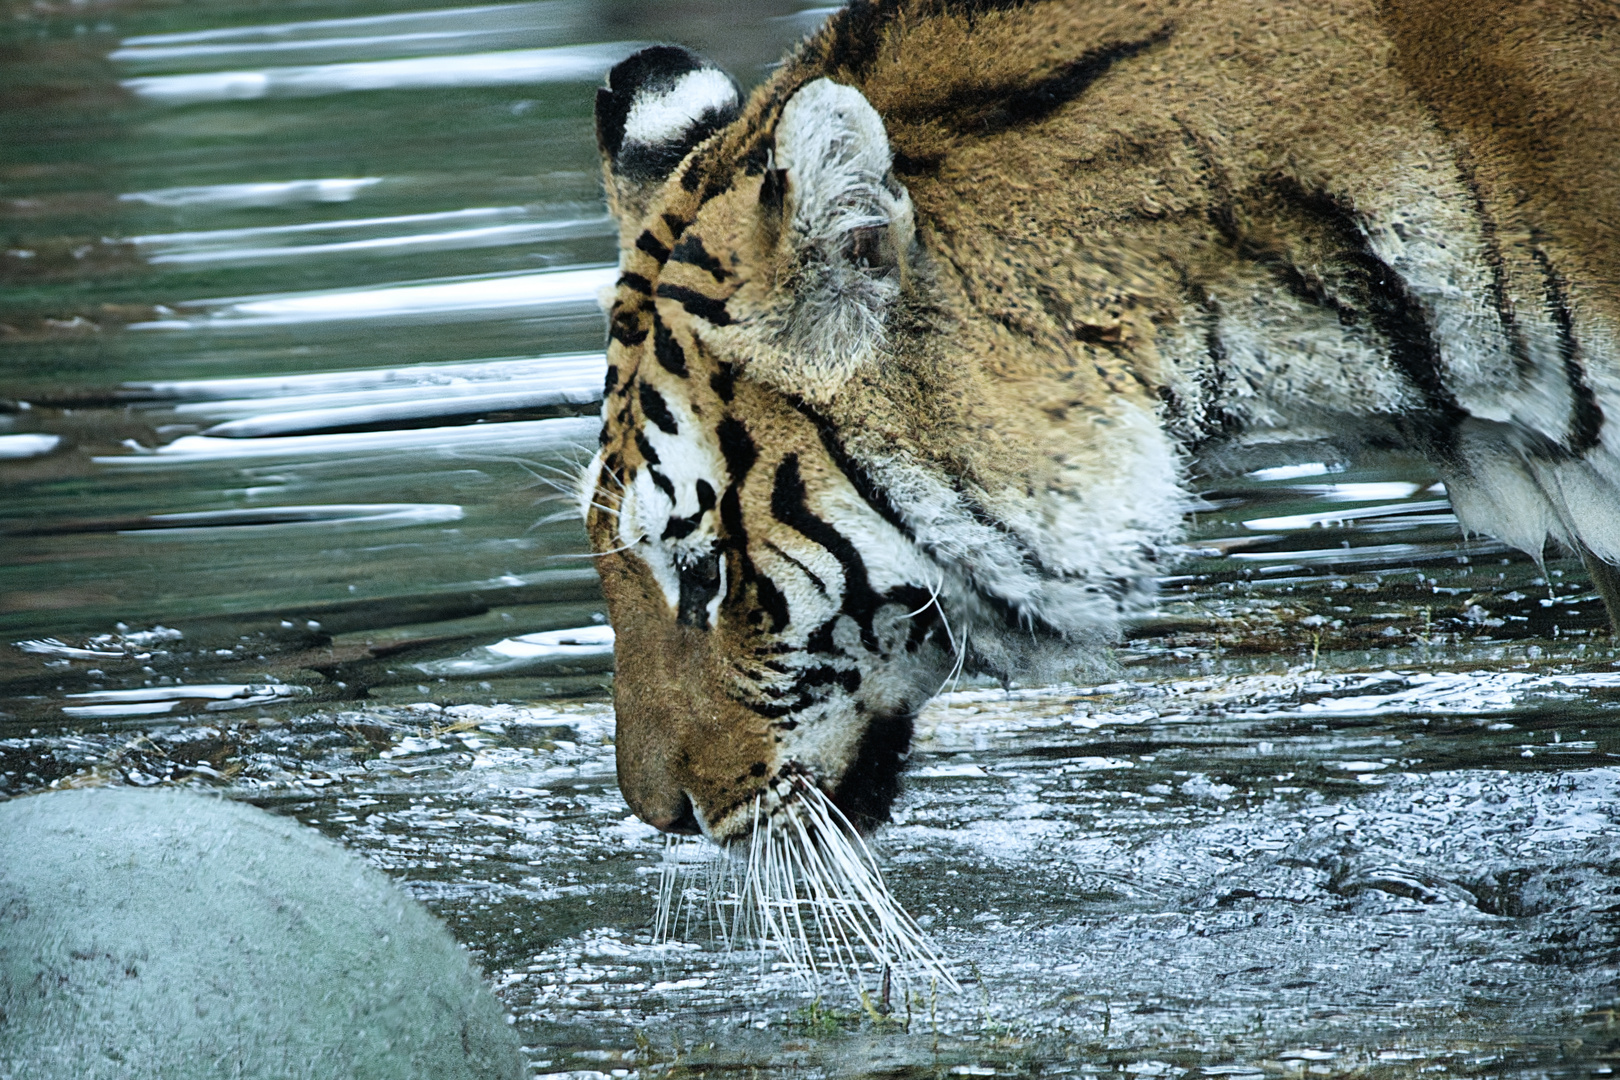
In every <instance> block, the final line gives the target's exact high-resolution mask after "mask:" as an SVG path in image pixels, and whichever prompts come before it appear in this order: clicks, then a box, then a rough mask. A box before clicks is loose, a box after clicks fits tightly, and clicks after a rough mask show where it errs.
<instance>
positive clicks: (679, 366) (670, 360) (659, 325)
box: [653, 317, 687, 379]
mask: <svg viewBox="0 0 1620 1080" xmlns="http://www.w3.org/2000/svg"><path fill="white" fill-rule="evenodd" d="M653 355H654V356H656V357H657V358H658V362H659V363H660V364H662V365H663V368H664V370H665V371H667V372H669V373H670V374H671V375H679V376H680V377H681V378H683V379H684V378H686V374H687V372H686V352H685V350H683V349H682V348H681V343H680V342H678V341H676V340H675V335H673V334H671V333H670V332H669V327H667V326H665V325H664V320H662V319H659V318H657V317H654V319H653Z"/></svg>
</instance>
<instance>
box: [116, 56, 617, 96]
mask: <svg viewBox="0 0 1620 1080" xmlns="http://www.w3.org/2000/svg"><path fill="white" fill-rule="evenodd" d="M641 44H642V43H640V42H631V41H619V42H609V43H605V44H600V45H576V46H556V47H551V48H542V49H508V50H505V51H503V52H486V53H465V54H461V55H454V56H414V57H408V58H406V59H402V60H369V61H363V62H359V63H351V64H314V65H299V66H293V67H275V68H262V69H260V70H257V71H208V72H197V73H190V74H185V75H146V76H140V77H137V78H133V79H124V80H121V83H120V85H122V86H123V87H124V89H126V90H128V91H130V92H131V93H133V94H135V95H136V96H137V97H141V98H144V99H146V100H147V101H152V102H155V103H158V104H163V105H191V104H195V103H197V102H202V101H246V100H249V99H253V98H267V97H312V96H316V95H320V94H341V93H345V92H349V91H357V90H428V89H435V90H444V89H451V88H454V87H468V86H513V85H521V84H525V83H548V82H586V81H590V80H594V79H599V78H601V77H602V76H603V75H605V74H606V73H607V70H608V69H609V68H611V67H612V66H613V65H614V64H616V63H618V62H619V61H620V60H623V59H624V58H625V57H626V56H629V55H630V54H631V53H633V52H635V51H636V50H637V49H638V48H640V47H641Z"/></svg>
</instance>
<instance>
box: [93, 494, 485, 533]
mask: <svg viewBox="0 0 1620 1080" xmlns="http://www.w3.org/2000/svg"><path fill="white" fill-rule="evenodd" d="M465 516H466V514H465V512H464V511H463V510H462V509H461V507H459V506H456V505H454V504H452V503H323V504H321V505H319V506H256V507H252V508H248V509H239V510H198V511H192V512H189V513H183V514H152V515H150V516H148V517H147V518H145V519H144V520H143V521H142V524H141V527H140V528H132V529H120V530H119V533H120V535H123V536H129V535H140V536H149V537H155V538H158V539H164V538H173V539H176V540H194V539H197V538H199V537H209V536H220V537H224V536H241V535H243V534H244V533H246V534H252V535H260V534H264V533H281V532H286V531H289V530H307V529H312V528H314V529H327V530H330V529H353V528H357V527H358V528H379V529H393V528H400V527H403V526H406V525H437V524H443V523H445V522H450V521H460V520H461V519H462V518H464V517H465Z"/></svg>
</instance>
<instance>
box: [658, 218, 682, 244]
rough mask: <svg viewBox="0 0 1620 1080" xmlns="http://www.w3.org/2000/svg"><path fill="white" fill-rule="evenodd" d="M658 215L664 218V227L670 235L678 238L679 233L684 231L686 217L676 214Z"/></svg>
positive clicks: (679, 236)
mask: <svg viewBox="0 0 1620 1080" xmlns="http://www.w3.org/2000/svg"><path fill="white" fill-rule="evenodd" d="M658 216H659V217H661V218H663V219H664V227H665V228H667V229H668V230H669V235H670V237H671V238H672V239H675V240H679V239H680V238H681V233H683V232H685V231H686V226H687V221H686V219H685V218H683V217H680V216H678V215H676V214H660V215H658Z"/></svg>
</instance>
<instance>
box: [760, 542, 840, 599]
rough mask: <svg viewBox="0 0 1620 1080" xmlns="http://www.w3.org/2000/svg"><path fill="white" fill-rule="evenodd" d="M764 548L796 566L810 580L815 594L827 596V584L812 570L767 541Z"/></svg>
mask: <svg viewBox="0 0 1620 1080" xmlns="http://www.w3.org/2000/svg"><path fill="white" fill-rule="evenodd" d="M765 546H766V547H768V548H770V549H771V550H772V551H774V552H776V554H777V555H779V556H781V557H782V558H783V559H786V560H787V561H788V562H790V563H792V564H793V565H794V566H797V567H798V568H799V571H800V572H801V573H803V574H804V576H805V577H807V578H809V579H810V584H812V585H814V586H815V587H816V591H817V592H819V593H820V594H821V595H822V596H826V595H827V583H826V582H825V581H822V580H821V576H820V575H819V574H817V573H816V572H815V571H814V570H812V569H810V568H809V567H808V566H806V565H804V563H802V562H800V561H799V560H798V559H795V558H794V557H793V556H792V555H789V554H788V553H787V552H785V551H783V550H782V549H781V548H780V547H778V546H777V545H776V544H774V543H772V542H771V541H769V540H767V541H765Z"/></svg>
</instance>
